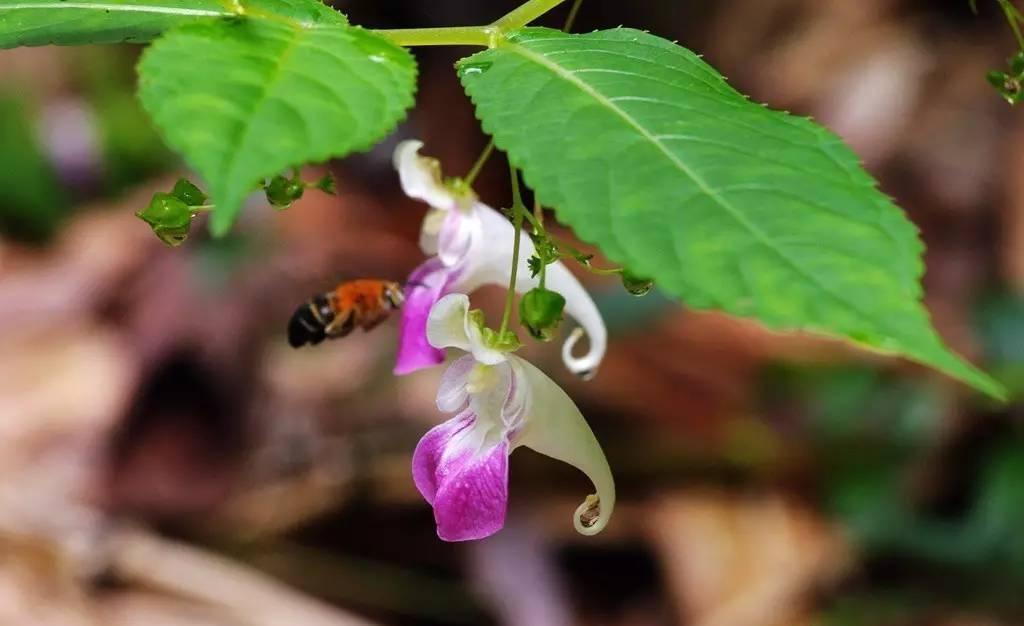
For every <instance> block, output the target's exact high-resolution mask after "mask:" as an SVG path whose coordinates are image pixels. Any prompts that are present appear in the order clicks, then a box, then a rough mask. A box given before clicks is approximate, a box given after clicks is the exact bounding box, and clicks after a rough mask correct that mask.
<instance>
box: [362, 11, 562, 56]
mask: <svg viewBox="0 0 1024 626" xmlns="http://www.w3.org/2000/svg"><path fill="white" fill-rule="evenodd" d="M563 2H565V0H527V1H526V2H524V3H523V4H521V5H520V6H519V7H518V8H516V9H513V10H512V11H510V12H509V13H507V14H506V15H504V16H503V17H500V18H498V21H496V22H494V23H493V24H489V25H487V26H445V27H441V28H392V29H384V30H375V31H373V32H374V33H376V34H378V35H380V36H381V37H384V38H386V39H390V40H391V42H392V43H395V44H398V45H399V46H483V47H484V48H493V47H494V46H495V45H497V43H498V39H500V37H501V34H502V33H504V32H506V31H510V30H515V29H517V28H522V27H523V26H526V25H527V24H529V23H530V22H532V21H533V20H535V19H537V18H538V17H540V16H542V15H544V14H545V13H547V12H548V11H550V10H551V9H553V8H555V7H557V6H558V5H560V4H562V3H563Z"/></svg>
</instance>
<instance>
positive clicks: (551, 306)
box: [519, 287, 565, 341]
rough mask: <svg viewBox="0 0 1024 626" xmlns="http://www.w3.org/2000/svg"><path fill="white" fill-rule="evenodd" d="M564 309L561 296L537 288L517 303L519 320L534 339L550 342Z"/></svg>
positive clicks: (563, 301)
mask: <svg viewBox="0 0 1024 626" xmlns="http://www.w3.org/2000/svg"><path fill="white" fill-rule="evenodd" d="M564 309H565V298H563V297H562V294H560V293H558V292H555V291H548V290H547V289H544V288H541V287H537V288H535V289H531V290H530V291H528V292H526V295H524V296H523V298H522V299H521V300H520V301H519V319H520V321H521V322H522V323H523V326H525V327H526V330H528V331H529V332H530V335H531V336H532V337H533V338H534V339H539V340H541V341H551V338H552V336H553V334H554V330H555V329H556V328H558V324H559V323H561V321H562V311H563V310H564Z"/></svg>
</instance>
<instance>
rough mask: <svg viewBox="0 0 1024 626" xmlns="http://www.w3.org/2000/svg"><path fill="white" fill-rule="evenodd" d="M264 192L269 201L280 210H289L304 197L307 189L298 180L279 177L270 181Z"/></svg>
mask: <svg viewBox="0 0 1024 626" xmlns="http://www.w3.org/2000/svg"><path fill="white" fill-rule="evenodd" d="M264 190H265V191H266V193H267V201H268V202H270V205H271V206H273V207H275V208H278V209H287V208H288V207H290V206H291V205H292V203H293V202H295V201H296V200H298V199H299V198H301V197H302V194H303V193H305V192H306V187H305V186H304V185H303V184H302V181H300V180H298V179H292V178H285V177H284V176H281V175H278V176H275V177H273V178H271V179H270V182H269V183H267V185H266V187H265V188H264Z"/></svg>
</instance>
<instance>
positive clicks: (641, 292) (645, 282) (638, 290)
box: [622, 270, 654, 296]
mask: <svg viewBox="0 0 1024 626" xmlns="http://www.w3.org/2000/svg"><path fill="white" fill-rule="evenodd" d="M622 286H623V287H625V288H626V291H628V292H629V293H630V294H632V295H634V296H646V295H647V294H648V293H650V292H651V289H653V288H654V281H653V280H651V279H650V278H640V277H639V276H636V275H635V274H632V273H631V272H629V271H628V270H624V271H623V272H622Z"/></svg>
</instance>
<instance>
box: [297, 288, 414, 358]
mask: <svg viewBox="0 0 1024 626" xmlns="http://www.w3.org/2000/svg"><path fill="white" fill-rule="evenodd" d="M404 301H405V296H404V294H403V293H402V286H401V285H399V284H398V283H396V282H391V281H386V280H375V279H360V280H351V281H348V282H344V283H341V284H340V285H338V286H337V287H335V288H334V290H333V291H328V292H327V293H320V294H317V295H315V296H313V297H312V298H310V299H309V300H307V301H306V302H305V303H304V304H303V305H302V306H300V307H299V308H298V309H296V310H295V313H294V314H292V319H291V321H290V322H288V343H290V344H291V346H292V347H293V348H298V347H301V346H304V345H306V344H307V343H308V344H310V345H314V346H315V345H316V344H318V343H320V342H321V341H323V340H324V339H336V338H339V337H344V336H345V335H348V334H349V333H350V332H352V331H353V330H354V329H355V328H356V327H357V326H358V327H360V328H362V329H363V330H371V329H373V328H374V327H375V326H376V325H377V324H380V323H381V322H383V321H384V320H386V319H387V318H388V316H389V315H390V314H391V311H393V310H395V309H397V308H399V307H401V306H402V303H403V302H404Z"/></svg>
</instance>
